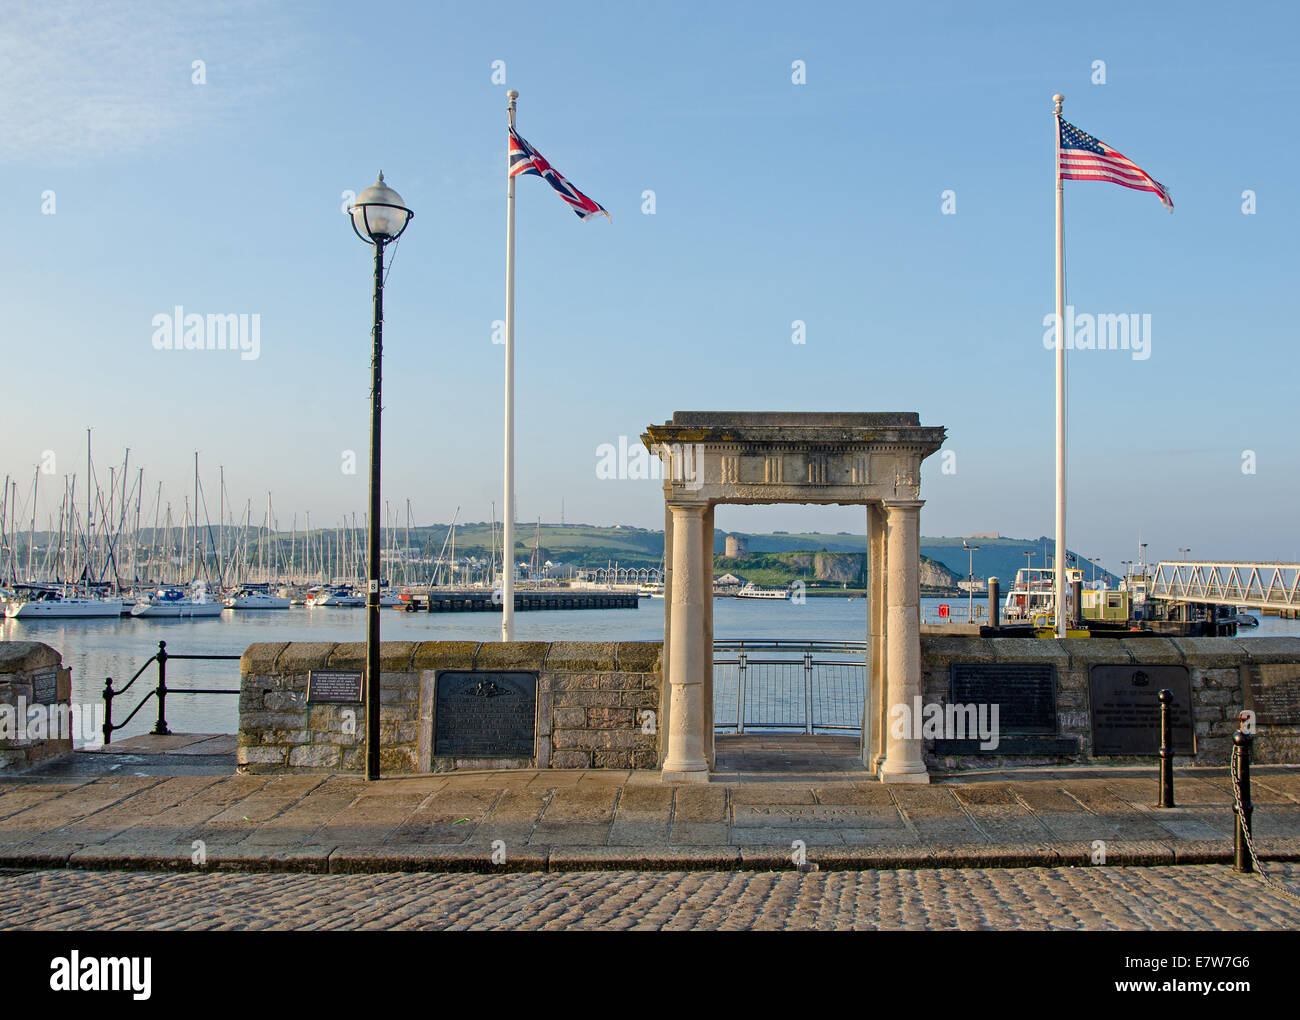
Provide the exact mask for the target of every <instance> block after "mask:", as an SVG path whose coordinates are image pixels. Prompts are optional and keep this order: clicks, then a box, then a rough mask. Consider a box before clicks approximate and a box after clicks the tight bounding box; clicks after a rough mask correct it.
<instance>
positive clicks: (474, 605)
mask: <svg viewBox="0 0 1300 1020" xmlns="http://www.w3.org/2000/svg"><path fill="white" fill-rule="evenodd" d="M514 596H515V611H516V612H523V611H528V610H546V609H636V608H637V606H638V605H639V604H640V595H639V594H638V593H637V592H634V591H630V592H629V591H584V590H581V589H561V590H553V591H530V590H523V591H520V590H519V589H516V590H515V593H514ZM501 603H502V597H501V593H500V592H492V591H487V590H485V589H466V590H463V591H438V590H432V591H426V592H415V593H413V594H412V595H411V599H410V602H409V603H407V604H406V605H408V606H411V607H413V608H411V609H410V610H409V611H410V612H427V613H499V612H501Z"/></svg>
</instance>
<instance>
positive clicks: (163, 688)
mask: <svg viewBox="0 0 1300 1020" xmlns="http://www.w3.org/2000/svg"><path fill="white" fill-rule="evenodd" d="M240 658H242V656H239V655H174V654H173V653H171V652H169V651H167V642H166V641H159V642H158V651H156V652H155V653H154V654H153V655H151V656H149V658H147V659H146V660H145V662H144V665H143V666H141V667H140V668H139V669H137V670H136V671H135V676H133V677H131V679H130V680H128V681H127V682H126V686H125V687H123V688H121V689H120V690H114V689H113V678H112V677H111V676H110V677H108V678H107V679H106V680H105V681H104V727H103V732H104V743H105V744H110V743H112V741H113V731H114V730H120V729H122V728H123V727H125V726H126V725H127V724H129V723H130V722H131V720H132V719H134V718H135V717H136V714H137V713H138V712H139V711H140V709H142V708H144V706H145V705H147V704H148V703H149V699H150V698H157V699H158V720H157V722H155V723H154V727H153V729H152V730H151V731H150V732H151V733H152V734H153V735H154V736H157V737H166V736H170V735H171V730H170V729H168V728H167V695H169V694H238V693H239V688H237V687H236V688H234V689H231V688H229V687H217V688H208V687H168V686H167V663H168V661H169V660H171V659H191V660H219V659H235V660H237V659H240ZM155 662H156V663H157V664H158V684H157V686H156V687H154V689H153V690H151V691H150V692H149V693H148V694H146V695H145V696H144V697H143V698H141V699H140V703H139V704H138V705H136V706H135V708H133V709H132V710H131V714H130V715H128V716H127V717H126V718H125V719H123V720H122V721H121V722H120V723H114V722H113V699H114V698H120V697H121V696H122V695H123V694H125V693H126V692H127V691H129V690H130V689H131V686H132V685H133V684H134V683H135V682H136V681H137V680H139V679H140V676H141V674H143V673H144V671H145V670H146V669H148V668H149V667H150V666H151V665H153V664H154V663H155Z"/></svg>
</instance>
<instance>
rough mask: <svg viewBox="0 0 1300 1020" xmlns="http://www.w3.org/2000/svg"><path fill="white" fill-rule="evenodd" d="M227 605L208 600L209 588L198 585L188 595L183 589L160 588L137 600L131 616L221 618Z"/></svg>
mask: <svg viewBox="0 0 1300 1020" xmlns="http://www.w3.org/2000/svg"><path fill="white" fill-rule="evenodd" d="M225 608H226V607H225V604H224V603H221V602H213V601H212V600H210V599H209V598H208V592H207V588H206V587H205V586H204V585H203V584H201V583H200V584H196V585H194V586H193V588H192V589H191V590H190V593H189V594H188V595H187V594H186V592H185V589H183V588H159V589H158V590H157V591H155V592H154V593H153V594H152V595H148V596H146V597H143V598H138V599H136V603H135V605H134V606H133V607H132V608H131V615H132V616H137V617H144V618H146V619H151V620H152V619H172V620H178V619H179V620H195V619H202V618H205V617H213V616H220V615H221V612H222V610H224V609H225Z"/></svg>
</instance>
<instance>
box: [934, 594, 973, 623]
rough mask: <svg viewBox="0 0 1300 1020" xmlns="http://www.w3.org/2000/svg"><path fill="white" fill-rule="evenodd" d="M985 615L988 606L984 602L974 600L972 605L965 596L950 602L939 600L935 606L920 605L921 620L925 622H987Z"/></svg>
mask: <svg viewBox="0 0 1300 1020" xmlns="http://www.w3.org/2000/svg"><path fill="white" fill-rule="evenodd" d="M985 601H987V597H986V599H985ZM972 610H973V612H972ZM987 615H988V607H987V606H986V605H985V604H984V602H982V601H979V600H976V602H975V604H974V606H973V607H972V605H971V603H970V602H968V601H967V600H966V597H965V596H962V597H961V598H960V599H953V601H952V602H941V603H939V605H937V606H922V607H921V622H922V623H926V624H942V623H987V622H988V620H987Z"/></svg>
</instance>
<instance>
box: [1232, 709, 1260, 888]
mask: <svg viewBox="0 0 1300 1020" xmlns="http://www.w3.org/2000/svg"><path fill="white" fill-rule="evenodd" d="M1252 739H1253V738H1252V736H1251V735H1250V734H1249V733H1247V732H1246V731H1245V730H1238V731H1237V732H1236V733H1234V734H1233V735H1232V763H1233V766H1234V772H1235V774H1236V777H1237V784H1236V791H1237V792H1238V794H1239V798H1238V799H1237V801H1236V802H1235V803H1234V804H1233V805H1232V811H1233V814H1234V815H1235V816H1236V824H1235V825H1234V826H1233V833H1232V849H1233V864H1232V867H1233V870H1234V871H1241V872H1245V873H1250V872H1253V871H1254V870H1255V862H1254V861H1253V860H1251V855H1250V845H1249V843H1248V842H1247V839H1246V834H1247V833H1248V832H1250V826H1251V821H1252V817H1253V815H1254V813H1255V808H1254V806H1253V805H1252V804H1251V803H1250V744H1251V740H1252Z"/></svg>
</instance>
